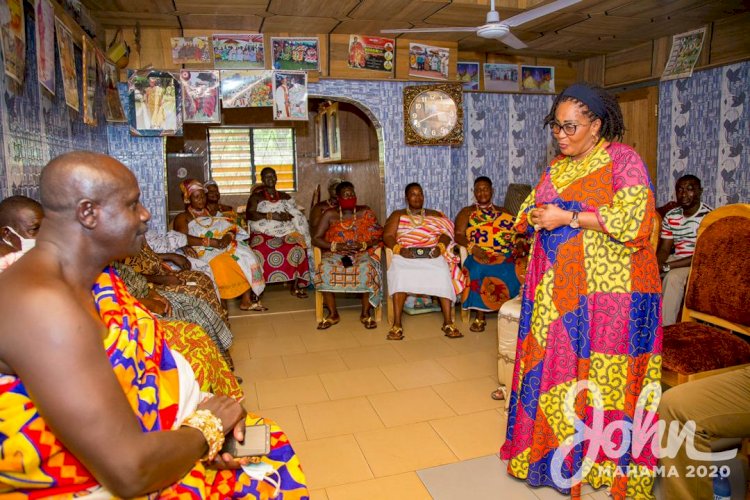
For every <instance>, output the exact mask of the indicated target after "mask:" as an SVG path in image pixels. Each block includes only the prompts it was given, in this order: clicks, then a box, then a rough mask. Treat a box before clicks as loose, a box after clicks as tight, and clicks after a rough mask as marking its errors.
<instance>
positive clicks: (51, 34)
mask: <svg viewBox="0 0 750 500" xmlns="http://www.w3.org/2000/svg"><path fill="white" fill-rule="evenodd" d="M34 12H35V13H36V31H35V36H36V68H37V76H38V78H39V84H40V85H41V86H42V87H44V88H45V89H47V91H48V92H49V93H50V94H52V95H55V8H54V7H53V6H52V4H51V3H50V0H36V3H35V5H34Z"/></svg>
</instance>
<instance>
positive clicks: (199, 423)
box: [182, 410, 224, 462]
mask: <svg viewBox="0 0 750 500" xmlns="http://www.w3.org/2000/svg"><path fill="white" fill-rule="evenodd" d="M182 425H184V426H187V427H192V428H193V429H198V430H199V431H201V434H203V437H204V439H205V440H206V443H208V453H206V456H205V457H203V458H202V459H201V460H203V461H205V462H211V461H213V459H214V458H216V455H218V454H219V451H220V450H221V447H222V446H223V445H224V428H223V426H222V424H221V419H219V417H217V416H216V415H214V414H213V413H211V411H210V410H196V411H195V412H193V413H192V414H191V415H190V416H188V417H187V418H186V419H185V420H184V421H183V422H182Z"/></svg>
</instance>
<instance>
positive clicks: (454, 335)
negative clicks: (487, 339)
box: [441, 323, 464, 339]
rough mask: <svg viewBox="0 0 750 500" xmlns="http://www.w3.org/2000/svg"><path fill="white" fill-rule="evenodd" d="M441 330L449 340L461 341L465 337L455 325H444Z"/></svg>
mask: <svg viewBox="0 0 750 500" xmlns="http://www.w3.org/2000/svg"><path fill="white" fill-rule="evenodd" d="M441 330H442V331H443V333H445V336H446V337H448V338H449V339H460V338H461V337H463V336H464V334H463V333H461V332H460V331H459V330H458V328H456V325H455V323H448V324H447V325H443V327H442V328H441Z"/></svg>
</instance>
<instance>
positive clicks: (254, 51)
mask: <svg viewBox="0 0 750 500" xmlns="http://www.w3.org/2000/svg"><path fill="white" fill-rule="evenodd" d="M211 46H212V48H213V60H214V68H216V69H263V68H265V67H266V57H265V43H264V41H263V35H262V34H259V33H256V34H249V35H248V34H243V35H212V36H211Z"/></svg>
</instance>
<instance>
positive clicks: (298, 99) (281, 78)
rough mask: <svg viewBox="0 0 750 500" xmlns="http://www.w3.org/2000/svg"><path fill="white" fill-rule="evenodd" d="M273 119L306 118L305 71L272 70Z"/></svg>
mask: <svg viewBox="0 0 750 500" xmlns="http://www.w3.org/2000/svg"><path fill="white" fill-rule="evenodd" d="M273 119H274V120H300V121H307V120H308V116H307V73H306V72H304V71H274V72H273Z"/></svg>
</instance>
